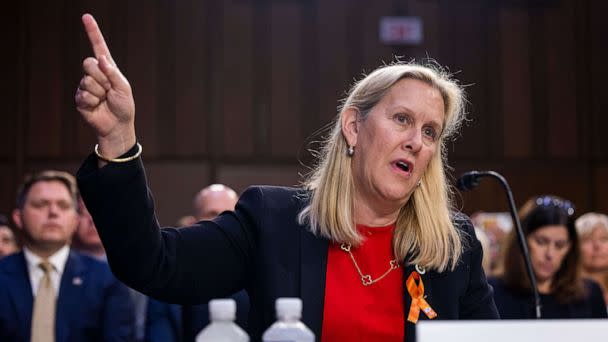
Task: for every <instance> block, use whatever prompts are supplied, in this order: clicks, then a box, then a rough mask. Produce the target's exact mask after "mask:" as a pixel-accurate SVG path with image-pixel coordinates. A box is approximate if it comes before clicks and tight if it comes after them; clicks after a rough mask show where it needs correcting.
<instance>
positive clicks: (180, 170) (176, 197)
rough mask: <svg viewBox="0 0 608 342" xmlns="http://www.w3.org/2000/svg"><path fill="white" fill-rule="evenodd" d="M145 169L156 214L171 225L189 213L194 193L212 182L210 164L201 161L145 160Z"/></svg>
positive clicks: (164, 222)
mask: <svg viewBox="0 0 608 342" xmlns="http://www.w3.org/2000/svg"><path fill="white" fill-rule="evenodd" d="M146 172H147V176H148V182H149V183H150V188H151V189H152V191H153V194H154V205H155V208H156V217H157V218H158V221H159V222H160V223H161V224H162V225H166V226H173V225H175V224H176V222H177V220H178V219H179V218H180V217H182V216H185V215H191V214H192V199H193V198H194V195H196V193H197V192H198V191H199V190H201V189H202V188H204V187H206V186H207V185H209V184H211V183H212V181H211V179H210V172H209V164H208V163H204V162H203V163H201V162H173V161H171V162H154V161H152V162H147V163H146Z"/></svg>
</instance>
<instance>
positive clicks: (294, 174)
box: [217, 164, 302, 193]
mask: <svg viewBox="0 0 608 342" xmlns="http://www.w3.org/2000/svg"><path fill="white" fill-rule="evenodd" d="M301 171H302V169H301V168H300V167H297V166H295V165H256V164H238V165H230V164H224V165H220V166H219V168H218V171H217V182H218V183H222V184H227V185H229V186H230V187H232V188H233V189H234V190H236V191H237V192H238V193H241V192H242V191H243V190H245V189H246V188H247V187H248V186H250V185H282V186H297V185H298V184H299V183H300V181H301V179H300V177H299V176H298V174H299V173H300V172H301Z"/></svg>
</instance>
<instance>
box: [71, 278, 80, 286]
mask: <svg viewBox="0 0 608 342" xmlns="http://www.w3.org/2000/svg"><path fill="white" fill-rule="evenodd" d="M72 285H76V286H80V285H82V278H80V277H74V278H73V279H72Z"/></svg>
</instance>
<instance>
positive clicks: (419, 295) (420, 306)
mask: <svg viewBox="0 0 608 342" xmlns="http://www.w3.org/2000/svg"><path fill="white" fill-rule="evenodd" d="M416 281H418V284H417V285H416ZM405 286H406V287H407V292H409V294H410V296H411V297H412V304H411V305H410V313H409V314H408V315H407V320H408V321H409V322H412V323H414V324H416V322H418V316H419V315H420V310H422V312H424V314H425V315H426V317H428V318H429V319H433V318H435V317H437V313H436V312H435V311H434V310H433V308H431V306H430V305H429V303H428V302H427V301H426V300H425V299H424V284H423V283H422V278H421V277H420V274H418V272H416V271H413V272H412V273H411V274H410V276H409V277H407V280H406V281H405Z"/></svg>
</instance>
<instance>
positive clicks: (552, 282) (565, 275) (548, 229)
mask: <svg viewBox="0 0 608 342" xmlns="http://www.w3.org/2000/svg"><path fill="white" fill-rule="evenodd" d="M519 216H520V219H521V224H522V229H523V231H524V235H525V237H526V243H527V245H528V249H529V250H530V259H531V261H532V268H533V270H534V274H535V276H536V281H537V283H538V291H539V293H540V296H541V305H542V308H541V310H542V318H604V317H607V313H606V305H605V303H604V299H603V297H602V292H601V290H600V288H599V287H598V285H597V284H596V283H594V282H592V281H590V280H586V279H583V278H582V276H581V268H580V265H579V264H580V246H579V242H578V234H577V233H576V230H575V228H574V217H573V216H574V207H573V206H572V204H571V203H570V201H567V200H564V199H561V198H559V197H555V196H540V197H537V198H531V199H529V200H528V201H527V202H526V203H525V204H524V206H523V207H522V209H521V210H520V213H519ZM503 262H504V271H503V274H502V276H501V277H500V278H498V279H492V280H491V281H490V283H491V284H492V285H493V286H494V300H495V302H496V306H497V307H498V311H499V313H500V316H501V318H505V319H525V318H533V317H534V301H533V298H532V290H531V287H530V282H529V279H528V276H527V274H526V268H525V264H524V259H523V257H522V253H521V249H520V246H519V244H518V241H517V237H516V235H515V234H514V233H512V234H511V236H510V237H509V239H508V242H507V246H506V248H505V254H504V261H503Z"/></svg>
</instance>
